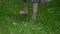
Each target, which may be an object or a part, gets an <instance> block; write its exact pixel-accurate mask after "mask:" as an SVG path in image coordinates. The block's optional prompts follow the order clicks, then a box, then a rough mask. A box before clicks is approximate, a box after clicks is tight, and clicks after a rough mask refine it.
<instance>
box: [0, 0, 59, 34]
mask: <svg viewBox="0 0 60 34" xmlns="http://www.w3.org/2000/svg"><path fill="white" fill-rule="evenodd" d="M59 4H60V0H57V1H56V0H54V1H51V2H48V3H40V4H39V9H38V13H37V18H36V20H32V18H31V16H32V12H33V11H32V10H33V9H32V7H33V6H32V3H30V2H28V3H27V5H28V11H29V14H28V15H21V14H20V13H19V12H20V11H21V10H23V3H22V0H0V34H60V5H59Z"/></svg>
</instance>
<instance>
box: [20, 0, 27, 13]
mask: <svg viewBox="0 0 60 34" xmlns="http://www.w3.org/2000/svg"><path fill="white" fill-rule="evenodd" d="M23 5H24V9H23V10H22V12H21V13H22V14H27V13H28V9H27V1H26V0H23Z"/></svg>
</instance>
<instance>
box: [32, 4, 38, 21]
mask: <svg viewBox="0 0 60 34" xmlns="http://www.w3.org/2000/svg"><path fill="white" fill-rule="evenodd" d="M37 10H38V3H33V15H32V19H33V20H35V19H36V14H37Z"/></svg>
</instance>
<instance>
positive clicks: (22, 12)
mask: <svg viewBox="0 0 60 34" xmlns="http://www.w3.org/2000/svg"><path fill="white" fill-rule="evenodd" d="M20 14H28V11H24V10H23V11H20Z"/></svg>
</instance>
